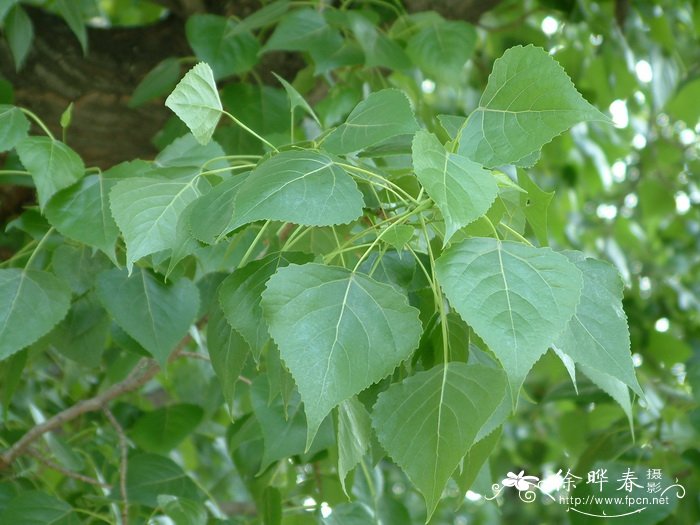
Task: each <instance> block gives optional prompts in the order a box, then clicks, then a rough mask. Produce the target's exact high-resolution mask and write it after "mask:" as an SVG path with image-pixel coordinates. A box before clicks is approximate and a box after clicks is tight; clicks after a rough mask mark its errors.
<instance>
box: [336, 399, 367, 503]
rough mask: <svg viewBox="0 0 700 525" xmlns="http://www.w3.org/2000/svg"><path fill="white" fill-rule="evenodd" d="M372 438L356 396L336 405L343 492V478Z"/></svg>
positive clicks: (359, 459) (362, 406)
mask: <svg viewBox="0 0 700 525" xmlns="http://www.w3.org/2000/svg"><path fill="white" fill-rule="evenodd" d="M371 439H372V422H371V420H370V417H369V414H368V413H367V410H366V409H365V407H364V405H363V404H362V403H360V402H359V401H358V400H357V398H356V397H351V398H350V399H346V400H345V401H343V402H342V403H340V405H338V476H339V477H340V484H341V485H342V487H343V492H345V495H346V496H349V495H348V490H347V488H346V487H345V480H346V478H347V477H348V474H349V473H350V471H351V470H352V469H354V468H355V467H356V466H357V465H358V464H359V463H360V461H362V457H363V456H364V455H365V454H366V453H367V450H368V449H369V445H370V442H371Z"/></svg>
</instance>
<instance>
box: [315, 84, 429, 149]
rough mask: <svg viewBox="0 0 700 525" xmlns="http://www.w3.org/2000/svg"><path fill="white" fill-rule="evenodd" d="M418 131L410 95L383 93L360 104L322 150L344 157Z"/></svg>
mask: <svg viewBox="0 0 700 525" xmlns="http://www.w3.org/2000/svg"><path fill="white" fill-rule="evenodd" d="M417 130H418V123H417V122H416V119H415V117H414V116H413V111H412V110H411V106H410V104H409V103H408V98H406V95H404V94H403V93H402V92H401V91H399V90H397V89H383V90H382V91H376V92H374V93H372V94H371V95H369V96H368V97H367V98H366V99H365V100H363V101H362V102H360V103H359V104H358V105H357V106H356V107H355V109H353V110H352V112H351V113H350V115H349V116H348V118H347V120H346V121H345V122H344V123H343V124H341V125H340V126H338V127H337V128H336V129H334V130H333V131H332V132H331V133H330V134H329V135H328V136H327V137H326V138H325V140H324V141H323V143H322V147H323V149H325V150H326V151H329V152H331V153H336V154H340V155H342V154H346V153H351V152H353V151H359V150H362V149H364V148H367V147H369V146H373V145H375V144H378V143H380V142H382V141H384V140H386V139H389V138H391V137H395V136H396V135H404V134H409V133H414V132H416V131H417Z"/></svg>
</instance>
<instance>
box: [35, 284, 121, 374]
mask: <svg viewBox="0 0 700 525" xmlns="http://www.w3.org/2000/svg"><path fill="white" fill-rule="evenodd" d="M110 324H111V322H110V319H109V316H108V315H107V312H105V311H104V309H103V308H102V306H101V305H100V304H99V303H98V302H97V300H96V299H95V298H94V296H93V295H92V294H90V295H86V296H83V297H81V298H80V299H78V300H76V301H75V302H74V303H73V305H72V306H71V309H70V311H69V312H68V315H67V316H66V318H65V319H64V320H63V321H62V322H61V323H60V324H59V325H58V326H57V327H56V328H55V329H54V330H53V331H52V332H51V334H50V336H49V343H50V344H51V346H53V347H54V348H55V349H56V350H58V352H60V353H61V354H62V355H63V356H65V357H67V358H69V359H72V360H73V361H75V362H77V363H80V364H81V365H84V366H87V367H96V366H98V365H99V364H100V361H101V359H102V353H103V351H104V349H105V344H106V343H107V337H109V327H110Z"/></svg>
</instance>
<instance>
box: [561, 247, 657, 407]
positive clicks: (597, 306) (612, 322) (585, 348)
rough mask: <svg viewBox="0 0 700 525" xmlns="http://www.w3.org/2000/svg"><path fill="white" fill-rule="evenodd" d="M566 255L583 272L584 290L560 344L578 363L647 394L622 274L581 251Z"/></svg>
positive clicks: (637, 391)
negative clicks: (634, 351) (630, 326)
mask: <svg viewBox="0 0 700 525" xmlns="http://www.w3.org/2000/svg"><path fill="white" fill-rule="evenodd" d="M563 255H565V256H567V257H568V258H569V260H570V261H571V262H572V263H573V264H574V265H576V267H577V268H578V269H579V270H580V271H581V273H582V275H583V290H582V292H581V301H580V303H579V304H578V306H577V307H576V313H575V314H574V316H573V317H572V318H571V320H570V321H569V323H568V324H567V326H566V329H565V330H564V331H563V333H562V334H561V335H560V336H559V337H558V339H557V341H556V346H557V347H558V348H559V350H561V351H562V352H564V353H565V354H567V355H568V356H570V357H571V358H572V359H573V360H574V361H575V362H576V363H578V364H581V365H585V366H587V367H589V368H593V369H595V370H597V371H599V372H602V373H604V374H608V375H611V376H612V377H614V378H617V379H618V380H620V381H622V382H623V383H625V384H626V385H627V386H629V387H630V388H631V389H632V390H634V391H635V392H636V393H637V394H639V395H640V396H642V397H643V396H644V393H643V392H642V389H641V387H640V386H639V383H638V382H637V377H636V375H635V373H634V365H633V364H632V354H631V352H630V335H629V329H628V327H627V316H626V315H625V312H624V310H623V309H622V290H623V283H622V279H621V278H620V275H619V274H618V272H617V270H616V269H615V268H614V267H613V266H611V265H610V264H608V263H606V262H603V261H598V260H596V259H591V258H586V257H585V256H584V255H583V254H582V253H580V252H573V251H566V252H563ZM591 379H593V378H591Z"/></svg>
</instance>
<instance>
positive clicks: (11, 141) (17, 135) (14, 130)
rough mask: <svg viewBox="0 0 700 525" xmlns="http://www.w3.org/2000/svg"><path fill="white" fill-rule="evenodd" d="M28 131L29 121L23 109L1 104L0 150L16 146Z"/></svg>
mask: <svg viewBox="0 0 700 525" xmlns="http://www.w3.org/2000/svg"><path fill="white" fill-rule="evenodd" d="M28 132H29V121H28V120H27V117H25V116H24V113H22V111H21V110H20V109H19V108H16V107H15V106H7V105H5V104H0V152H2V151H7V150H10V149H12V148H14V147H15V145H16V144H17V143H18V142H19V141H20V140H22V139H23V138H24V137H26V136H27V133H28Z"/></svg>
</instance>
